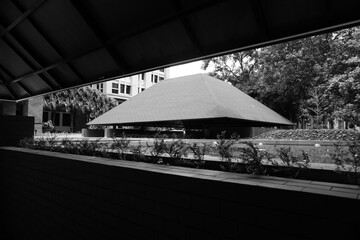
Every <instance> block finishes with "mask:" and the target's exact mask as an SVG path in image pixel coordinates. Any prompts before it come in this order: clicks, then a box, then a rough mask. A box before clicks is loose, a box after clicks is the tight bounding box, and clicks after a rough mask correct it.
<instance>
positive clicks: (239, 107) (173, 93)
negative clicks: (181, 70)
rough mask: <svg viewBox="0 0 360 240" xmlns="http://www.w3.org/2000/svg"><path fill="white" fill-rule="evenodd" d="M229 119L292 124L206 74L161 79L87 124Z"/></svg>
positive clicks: (235, 89) (242, 93)
mask: <svg viewBox="0 0 360 240" xmlns="http://www.w3.org/2000/svg"><path fill="white" fill-rule="evenodd" d="M215 118H216V119H219V118H230V119H239V120H247V121H255V122H264V123H273V124H276V125H292V124H293V123H292V122H290V121H289V120H287V119H286V118H284V117H282V116H281V115H279V114H278V113H276V112H275V111H273V110H271V109H270V108H268V107H266V106H265V105H263V104H261V103H260V102H258V101H257V100H255V99H253V98H252V97H250V96H248V95H247V94H245V93H244V92H242V91H240V90H239V89H237V88H235V87H233V86H232V85H230V84H228V83H226V82H223V81H221V80H219V79H216V78H214V77H210V76H208V75H206V74H195V75H189V76H185V77H179V78H173V79H168V80H164V81H161V82H160V83H158V84H155V85H153V86H152V87H150V88H148V89H147V90H145V91H143V92H141V93H139V94H138V95H136V96H135V97H133V98H131V99H129V100H127V101H126V102H124V103H122V104H120V105H118V106H117V107H115V108H113V109H111V110H110V111H108V112H106V113H105V114H103V115H101V116H99V117H98V118H96V119H94V120H93V121H91V122H89V123H88V125H98V124H108V125H111V124H129V125H132V124H134V123H149V122H166V121H176V120H182V121H188V120H196V119H215Z"/></svg>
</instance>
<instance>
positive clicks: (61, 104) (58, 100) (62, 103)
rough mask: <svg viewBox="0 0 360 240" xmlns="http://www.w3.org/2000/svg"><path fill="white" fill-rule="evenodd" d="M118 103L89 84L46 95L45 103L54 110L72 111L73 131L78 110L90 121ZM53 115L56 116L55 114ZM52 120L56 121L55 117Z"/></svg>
mask: <svg viewBox="0 0 360 240" xmlns="http://www.w3.org/2000/svg"><path fill="white" fill-rule="evenodd" d="M117 104H118V102H117V101H116V100H114V99H112V98H109V97H107V96H106V95H105V94H103V93H102V92H101V91H99V90H97V89H93V88H91V87H89V86H86V87H80V88H73V89H69V90H65V91H60V92H56V93H51V94H48V95H46V96H44V105H45V107H47V108H48V109H49V110H51V111H52V112H56V111H60V110H65V111H66V112H69V113H71V127H70V128H71V131H74V122H75V119H74V116H75V113H76V111H81V112H82V113H83V114H86V116H87V120H88V121H90V120H92V119H94V118H96V117H98V116H100V115H102V114H103V113H105V112H107V111H108V110H110V109H111V108H113V107H115V106H116V105H117ZM52 115H53V118H54V117H55V114H52ZM52 121H53V122H54V121H55V119H52Z"/></svg>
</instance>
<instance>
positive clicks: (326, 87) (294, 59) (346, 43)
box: [202, 27, 360, 128]
mask: <svg viewBox="0 0 360 240" xmlns="http://www.w3.org/2000/svg"><path fill="white" fill-rule="evenodd" d="M359 53H360V27H353V28H348V29H343V30H340V31H336V32H332V33H326V34H322V35H316V36H311V37H307V38H304V39H298V40H294V41H289V42H284V43H280V44H276V45H271V46H267V47H263V48H258V49H253V50H247V51H242V52H237V53H233V54H229V55H224V56H220V57H215V58H212V59H208V60H204V61H203V65H202V68H203V69H207V68H208V66H209V65H212V66H213V67H214V70H213V71H211V72H210V75H212V76H214V77H216V78H219V79H221V80H224V81H228V82H230V83H231V84H233V85H234V86H235V87H237V88H239V89H240V90H242V91H244V92H246V93H247V94H249V95H250V96H252V97H254V98H255V99H257V100H259V101H260V102H262V103H264V104H265V105H267V106H268V107H270V108H272V109H273V110H275V111H277V112H278V113H280V114H282V115H283V116H285V117H287V118H289V119H290V120H291V121H295V122H304V121H306V120H309V119H310V118H312V119H313V120H314V123H315V125H316V126H317V127H319V128H321V127H323V124H324V123H325V122H326V121H329V120H333V119H335V118H336V119H342V120H344V121H347V122H348V123H349V124H360V118H359V117H360V58H359Z"/></svg>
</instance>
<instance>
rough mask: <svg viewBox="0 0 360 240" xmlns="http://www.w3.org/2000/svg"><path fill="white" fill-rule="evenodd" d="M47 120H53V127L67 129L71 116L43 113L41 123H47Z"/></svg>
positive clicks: (68, 114)
mask: <svg viewBox="0 0 360 240" xmlns="http://www.w3.org/2000/svg"><path fill="white" fill-rule="evenodd" d="M54 114H55V116H54ZM48 120H53V121H54V122H53V125H54V126H64V127H65V126H66V127H69V126H70V123H71V115H70V113H65V112H46V111H44V112H43V122H47V121H48Z"/></svg>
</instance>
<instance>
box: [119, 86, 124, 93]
mask: <svg viewBox="0 0 360 240" xmlns="http://www.w3.org/2000/svg"><path fill="white" fill-rule="evenodd" d="M120 92H121V93H125V84H121V85H120Z"/></svg>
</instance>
